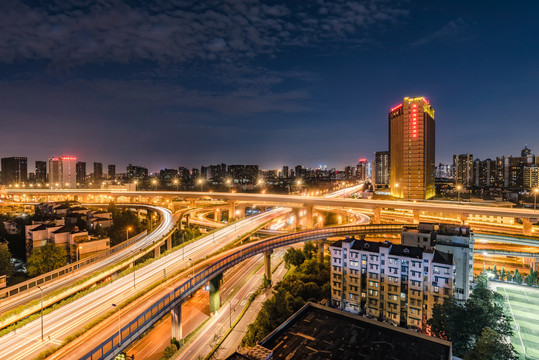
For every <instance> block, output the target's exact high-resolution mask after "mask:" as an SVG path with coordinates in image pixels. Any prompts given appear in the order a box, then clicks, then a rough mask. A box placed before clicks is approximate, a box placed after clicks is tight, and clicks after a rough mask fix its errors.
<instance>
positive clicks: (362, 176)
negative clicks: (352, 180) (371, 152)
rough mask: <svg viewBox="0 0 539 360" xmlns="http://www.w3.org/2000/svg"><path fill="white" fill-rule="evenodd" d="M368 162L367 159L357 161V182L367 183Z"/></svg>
mask: <svg viewBox="0 0 539 360" xmlns="http://www.w3.org/2000/svg"><path fill="white" fill-rule="evenodd" d="M368 167H369V162H368V161H367V159H359V161H358V163H357V165H356V178H357V179H358V180H359V181H367V173H368Z"/></svg>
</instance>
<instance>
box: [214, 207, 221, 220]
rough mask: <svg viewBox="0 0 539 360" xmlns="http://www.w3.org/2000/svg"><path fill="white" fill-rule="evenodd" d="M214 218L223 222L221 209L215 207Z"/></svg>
mask: <svg viewBox="0 0 539 360" xmlns="http://www.w3.org/2000/svg"><path fill="white" fill-rule="evenodd" d="M213 220H214V221H218V222H221V210H219V209H215V211H214V212H213Z"/></svg>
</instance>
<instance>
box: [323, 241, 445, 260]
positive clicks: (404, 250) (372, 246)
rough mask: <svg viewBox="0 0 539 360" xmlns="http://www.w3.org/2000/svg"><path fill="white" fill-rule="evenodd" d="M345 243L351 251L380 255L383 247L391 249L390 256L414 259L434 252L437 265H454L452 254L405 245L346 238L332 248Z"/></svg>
mask: <svg viewBox="0 0 539 360" xmlns="http://www.w3.org/2000/svg"><path fill="white" fill-rule="evenodd" d="M343 242H350V243H351V245H350V249H351V250H357V251H368V252H373V253H378V252H379V251H380V248H381V247H382V248H389V255H394V256H404V257H409V258H412V259H422V258H423V253H425V252H428V253H430V252H434V257H433V261H434V262H435V263H438V264H447V265H451V264H453V255H451V254H446V253H442V252H440V251H436V250H429V249H423V248H421V247H416V246H405V245H398V244H393V243H392V242H389V241H384V242H375V241H367V240H358V239H355V238H354V237H351V238H346V239H343V240H337V241H336V242H335V243H333V245H331V246H333V247H342V244H343Z"/></svg>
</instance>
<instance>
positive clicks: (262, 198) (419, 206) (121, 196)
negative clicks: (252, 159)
mask: <svg viewBox="0 0 539 360" xmlns="http://www.w3.org/2000/svg"><path fill="white" fill-rule="evenodd" d="M0 196H4V197H7V198H15V197H19V198H20V199H21V200H24V199H27V200H38V199H39V200H44V201H45V200H47V199H49V198H51V197H52V198H53V197H61V196H67V197H70V198H72V199H75V198H76V199H77V200H79V201H82V202H87V201H88V199H90V198H95V197H101V198H102V199H106V200H107V201H108V200H112V201H120V200H121V201H126V202H130V203H136V202H152V201H164V202H165V203H168V204H172V203H173V201H174V200H175V199H184V200H189V201H192V202H195V201H196V200H197V199H215V200H223V201H228V202H229V204H230V205H229V215H230V217H234V216H235V214H236V207H237V206H244V204H246V203H247V204H258V205H273V206H286V207H293V208H305V209H306V211H307V217H310V218H311V220H310V221H309V222H308V225H310V227H309V226H307V228H312V210H313V207H315V206H316V207H321V206H324V207H332V208H347V209H365V210H370V211H372V212H373V214H374V216H373V221H374V223H380V212H381V210H382V209H400V210H408V211H411V212H413V214H414V220H415V221H416V222H419V220H420V216H421V213H422V212H440V213H448V214H449V213H450V214H456V215H457V216H458V217H459V219H460V220H462V221H466V219H467V218H468V217H469V216H470V215H475V216H486V217H502V218H514V219H519V220H520V221H521V222H522V230H523V233H524V234H525V235H532V225H533V224H534V223H536V222H537V221H538V219H539V213H538V212H535V211H534V210H530V209H521V208H507V207H496V206H489V205H476V204H474V205H472V204H470V203H455V202H445V203H444V202H438V201H403V200H398V201H393V200H369V199H341V198H328V197H317V196H298V195H275V194H258V193H232V192H230V193H228V192H186V191H127V190H109V189H35V188H34V189H20V188H8V189H4V190H3V191H2V193H1V194H0Z"/></svg>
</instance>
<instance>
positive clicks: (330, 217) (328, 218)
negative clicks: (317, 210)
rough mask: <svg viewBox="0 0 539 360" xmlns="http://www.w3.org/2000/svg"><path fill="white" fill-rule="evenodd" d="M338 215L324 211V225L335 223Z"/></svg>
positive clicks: (337, 220)
mask: <svg viewBox="0 0 539 360" xmlns="http://www.w3.org/2000/svg"><path fill="white" fill-rule="evenodd" d="M338 223H339V216H338V215H337V214H335V213H324V226H331V225H337V224H338Z"/></svg>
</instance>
